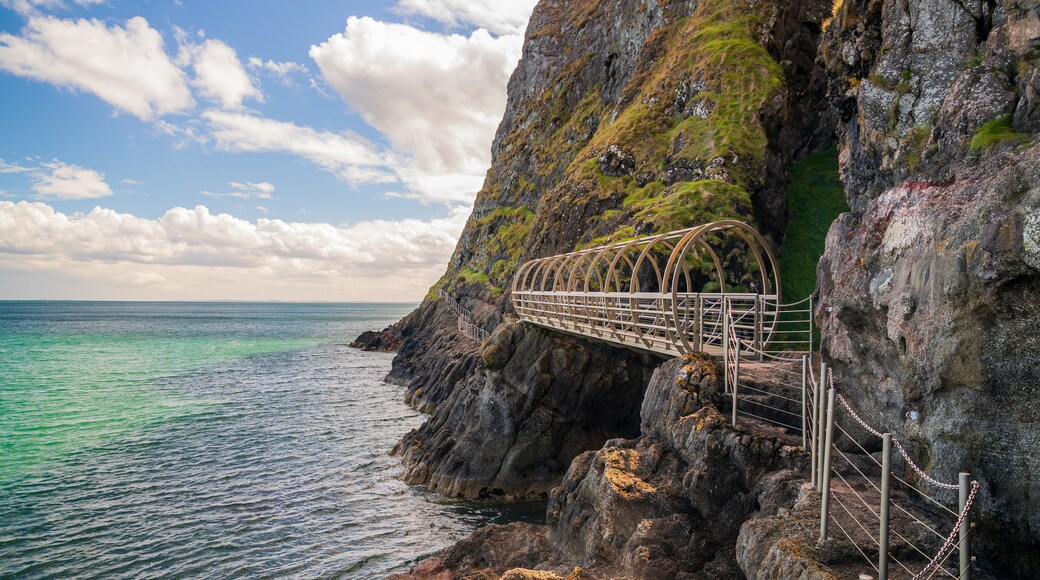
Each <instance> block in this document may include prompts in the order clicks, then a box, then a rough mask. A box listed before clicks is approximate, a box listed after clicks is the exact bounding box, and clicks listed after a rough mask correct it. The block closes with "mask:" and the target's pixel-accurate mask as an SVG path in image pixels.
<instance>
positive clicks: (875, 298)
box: [818, 0, 1040, 577]
mask: <svg viewBox="0 0 1040 580" xmlns="http://www.w3.org/2000/svg"><path fill="white" fill-rule="evenodd" d="M1038 11H1040V7H1038V6H1037V3H1036V2H1021V1H1003V2H996V1H991V0H987V1H982V2H957V1H952V0H942V1H927V2H912V3H907V2H904V1H902V0H899V1H896V0H885V1H883V2H880V1H869V2H868V1H856V0H847V1H846V2H844V4H843V6H842V7H841V9H840V10H839V11H838V12H837V14H836V16H835V18H834V21H833V22H832V23H831V25H830V28H829V29H828V31H827V35H826V36H827V37H826V39H825V41H824V43H823V45H822V47H821V55H822V58H823V60H824V61H825V63H826V65H827V67H828V70H829V78H830V84H831V96H832V99H833V104H834V107H835V109H836V110H837V111H839V112H840V123H839V125H838V133H839V135H840V146H841V156H842V173H843V178H844V181H845V186H846V194H847V196H848V199H849V204H850V206H851V207H852V208H853V211H852V212H851V213H849V214H846V215H843V216H842V217H841V218H840V219H839V220H838V221H837V222H836V223H835V224H834V225H833V226H832V228H831V231H830V234H829V235H828V238H827V251H826V254H825V256H824V258H823V260H822V261H821V264H820V268H819V273H820V284H821V286H820V292H821V295H822V298H823V300H822V305H821V310H820V312H819V316H818V321H819V324H820V328H821V330H822V333H823V344H824V352H825V354H826V355H827V357H828V359H829V360H831V361H832V362H833V364H834V365H835V368H836V376H837V378H838V379H839V382H840V383H841V384H842V385H843V387H844V390H845V392H846V393H849V394H850V396H852V397H854V398H855V399H856V401H857V405H859V406H860V408H862V409H869V415H870V417H871V418H872V419H873V420H875V421H876V422H877V423H878V424H882V425H885V426H887V427H889V428H890V429H893V430H894V431H896V432H900V433H905V434H906V435H907V436H908V437H910V438H912V440H913V442H914V444H915V446H916V449H915V450H914V452H915V453H916V454H917V456H918V457H919V458H920V459H921V462H922V463H923V464H924V465H929V466H932V467H931V469H932V470H933V473H934V474H935V476H937V477H939V478H942V479H945V480H947V481H953V480H954V479H955V477H956V472H957V471H961V470H965V471H971V472H973V473H975V474H976V475H977V477H978V478H979V481H980V483H981V484H982V491H981V495H980V501H981V503H980V506H979V507H980V509H979V512H978V513H979V515H980V519H981V521H980V522H979V529H980V533H979V534H978V539H979V541H980V542H981V543H982V544H983V545H982V546H980V549H981V551H982V553H983V554H984V558H985V559H986V560H988V562H990V563H992V564H994V565H996V566H997V567H998V569H1000V570H1001V571H1002V573H1003V574H1007V575H1013V574H1018V575H1022V576H1023V577H1025V576H1029V575H1031V574H1035V571H1036V570H1038V569H1040V550H1038V548H1037V546H1038V542H1040V508H1038V506H1040V487H1038V486H1037V485H1038V484H1037V482H1038V474H1040V419H1038V417H1040V396H1038V395H1040V335H1038V333H1037V332H1036V330H1037V329H1038V328H1040V244H1038V241H1040V237H1038V236H1040V227H1038V224H1040V189H1038V185H1037V184H1038V183H1040V181H1038V177H1040V146H1037V145H1035V144H1034V141H1035V133H1036V131H1037V130H1038V129H1040V108H1038V103H1040V101H1038V99H1040V92H1038V89H1040V84H1038V82H1040V68H1038V60H1037V58H1038V57H1040V18H1038ZM912 417H916V420H914V419H911V418H912Z"/></svg>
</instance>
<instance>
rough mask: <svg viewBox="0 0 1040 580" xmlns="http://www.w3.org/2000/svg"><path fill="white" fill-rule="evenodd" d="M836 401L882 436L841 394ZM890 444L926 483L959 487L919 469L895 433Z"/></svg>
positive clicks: (866, 428) (868, 431)
mask: <svg viewBox="0 0 1040 580" xmlns="http://www.w3.org/2000/svg"><path fill="white" fill-rule="evenodd" d="M831 388H832V389H833V388H834V380H833V379H831ZM838 402H840V403H841V406H842V407H845V410H846V411H848V413H849V416H851V417H852V418H853V419H855V421H856V422H857V423H859V425H860V427H863V429H864V430H865V431H866V432H867V433H870V434H871V435H873V436H875V437H879V438H880V437H883V435H882V433H881V432H879V431H878V430H877V429H874V428H873V427H871V426H870V425H868V424H867V422H866V421H864V420H863V419H861V418H860V416H859V415H857V414H856V412H855V411H853V410H852V406H851V405H849V402H848V401H846V400H845V397H843V396H841V395H838ZM892 444H893V445H895V446H896V450H897V451H899V454H900V455H902V456H903V459H905V460H906V464H907V465H909V466H910V469H913V470H914V473H916V474H917V475H919V476H921V479H923V480H925V481H927V482H928V483H930V484H932V485H934V486H935V487H938V488H941V489H960V486H959V485H957V484H952V483H943V482H941V481H939V480H937V479H935V478H933V477H932V476H930V475H928V474H927V473H925V471H924V470H923V469H921V468H920V467H918V466H917V463H914V460H913V459H911V458H910V454H909V453H907V451H906V448H905V447H903V443H902V442H901V441H900V440H899V438H897V437H896V436H895V435H892Z"/></svg>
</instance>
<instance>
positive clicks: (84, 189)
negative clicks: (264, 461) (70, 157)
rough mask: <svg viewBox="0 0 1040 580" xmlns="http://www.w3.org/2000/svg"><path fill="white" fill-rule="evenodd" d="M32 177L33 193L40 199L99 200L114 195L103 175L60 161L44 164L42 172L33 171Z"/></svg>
mask: <svg viewBox="0 0 1040 580" xmlns="http://www.w3.org/2000/svg"><path fill="white" fill-rule="evenodd" d="M32 177H33V180H34V182H35V183H33V186H32V188H33V191H35V192H36V193H37V194H39V197H51V198H55V199H97V198H99V197H107V196H109V195H112V188H111V187H109V185H108V183H106V182H105V176H104V175H102V174H101V173H99V172H97V171H94V170H93V169H85V168H83V167H80V166H78V165H69V164H67V163H63V162H61V161H58V160H54V161H51V162H49V163H44V164H43V165H42V166H41V168H40V170H36V171H33V173H32Z"/></svg>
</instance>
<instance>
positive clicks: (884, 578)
mask: <svg viewBox="0 0 1040 580" xmlns="http://www.w3.org/2000/svg"><path fill="white" fill-rule="evenodd" d="M881 441H882V449H881V533H880V537H879V538H878V578H879V580H888V522H889V511H888V510H889V507H890V506H889V499H890V496H891V490H890V487H889V480H890V479H891V476H892V434H891V433H885V434H884V435H883V436H882V437H881Z"/></svg>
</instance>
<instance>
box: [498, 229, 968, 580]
mask: <svg viewBox="0 0 1040 580" xmlns="http://www.w3.org/2000/svg"><path fill="white" fill-rule="evenodd" d="M512 301H513V307H514V309H515V310H516V313H517V316H518V317H519V318H520V319H521V320H523V321H525V322H529V323H531V324H536V325H538V326H542V327H545V328H549V329H553V330H558V331H562V332H567V333H570V334H575V335H580V336H583V337H585V338H589V339H593V340H598V341H603V342H608V343H612V344H615V345H620V346H623V347H626V348H632V349H637V350H641V351H648V352H652V353H657V354H660V355H665V356H682V355H685V354H688V353H691V352H696V351H700V352H707V353H710V354H714V355H718V356H719V358H721V359H722V362H723V367H724V385H725V394H726V395H727V396H728V398H730V400H731V403H730V412H731V413H732V422H733V425H734V426H736V425H737V421H738V416H739V417H743V418H745V419H748V420H749V423H748V427H749V428H751V429H753V430H754V429H758V428H759V427H762V426H764V427H765V428H766V429H770V430H773V431H772V433H773V434H776V435H778V436H782V437H791V438H792V439H794V440H793V441H792V443H794V442H795V441H797V439H795V438H797V437H798V436H800V439H801V446H802V448H803V449H804V450H805V451H806V452H807V453H808V454H809V458H810V462H811V471H810V481H811V483H812V484H813V486H814V488H815V489H816V491H817V492H818V493H819V494H820V535H819V541H820V542H828V541H830V542H838V544H839V545H841V546H844V547H843V548H839V549H847V550H848V551H849V552H850V553H853V552H852V550H855V551H856V552H858V553H859V554H860V555H862V556H863V560H862V561H860V562H861V563H864V564H865V565H866V566H869V568H870V569H872V570H873V573H877V574H878V578H879V579H881V580H887V579H888V578H913V579H915V580H916V579H918V578H921V579H924V578H933V577H935V578H954V579H964V578H971V575H972V567H973V562H974V558H972V557H971V542H970V533H971V532H970V529H971V524H970V523H969V520H970V514H971V506H972V503H973V501H974V498H975V495H976V492H977V491H978V489H979V484H978V482H977V481H973V480H971V477H970V474H968V473H961V474H960V475H959V481H958V483H946V482H943V481H939V480H937V479H935V478H933V477H932V476H931V475H929V473H928V472H926V471H925V470H923V469H922V468H920V467H918V466H917V464H916V463H914V459H913V458H912V457H911V455H910V454H909V453H908V452H907V449H906V447H905V446H904V445H903V444H902V443H900V441H899V437H898V436H897V435H896V434H893V433H891V432H882V429H880V428H876V427H874V426H872V425H870V424H869V423H867V422H866V421H864V420H863V419H861V418H860V416H859V414H858V413H857V411H856V410H855V409H854V408H853V407H852V405H851V404H850V403H849V402H848V401H847V400H845V398H844V397H843V396H842V395H841V394H840V393H838V392H837V389H836V388H835V385H834V382H835V381H834V378H833V376H832V373H831V371H830V369H828V365H827V364H826V363H824V362H823V361H822V359H820V358H819V357H814V353H813V318H812V310H813V308H812V300H811V298H806V299H805V300H802V301H800V302H795V303H791V304H783V303H782V302H781V292H780V274H779V270H778V268H777V261H776V258H775V256H774V254H773V252H772V251H771V250H770V248H769V245H768V244H767V243H766V241H765V239H763V237H762V236H761V235H760V234H759V233H758V232H757V231H755V229H754V228H752V227H751V226H749V225H748V224H746V223H743V222H739V221H733V220H724V221H717V222H712V223H708V224H704V225H700V226H697V227H693V228H689V229H685V230H678V231H674V232H668V233H664V234H660V235H656V236H648V237H643V238H639V239H634V240H631V241H625V242H619V243H614V244H606V245H601V246H596V247H593V248H587V249H583V250H578V251H575V252H569V253H566V254H560V255H556V256H548V257H545V258H539V259H536V260H531V261H530V262H527V263H525V264H523V265H522V266H521V267H520V269H519V270H518V271H517V274H516V278H515V279H514V280H513V285H512ZM817 363H818V364H819V365H820V367H819V371H820V372H819V375H818V376H817V374H816V372H815V367H816V364H817ZM839 434H840V436H843V437H845V439H846V440H848V441H851V442H853V443H855V445H856V448H857V449H858V450H861V451H862V454H861V455H858V454H857V453H856V451H857V449H850V447H849V445H847V444H846V445H844V446H842V447H839V446H838V445H835V438H836V437H838V436H839ZM868 439H873V441H871V442H870V445H873V446H874V449H875V450H876V443H877V440H878V439H880V440H881V442H882V454H881V456H882V457H881V459H880V460H879V459H877V458H876V457H875V456H876V455H877V454H876V453H874V454H870V453H868V452H867V450H866V449H865V448H864V445H866V443H863V444H861V443H860V440H863V441H864V442H865V441H867V440H868ZM894 455H901V457H902V461H903V463H904V464H905V465H906V466H908V467H909V468H911V469H912V470H913V471H914V472H915V477H916V478H919V480H920V481H921V482H922V483H918V484H916V485H915V484H913V481H914V479H915V478H914V477H910V478H909V480H910V481H907V480H904V479H902V478H901V477H900V473H901V472H896V471H895V470H894V469H893V465H894V464H893V459H894ZM843 462H844V463H843ZM846 464H847V465H846ZM832 474H833V475H834V477H835V482H834V483H833V485H832V482H831V476H832ZM903 475H904V476H906V474H905V473H904V474H903ZM897 483H899V484H902V485H903V489H899V490H898V491H897V492H896V493H893V491H894V488H895V487H896V485H897ZM907 494H910V495H907ZM914 494H916V495H920V496H922V497H923V501H922V500H916V498H914V497H913V495H914ZM832 500H833V502H834V504H835V506H836V507H835V509H834V510H831V502H832ZM911 500H914V501H911ZM929 504H931V506H929ZM922 505H923V506H925V507H927V508H928V509H927V510H924V511H921V509H920V508H921V506H922ZM861 506H863V507H861ZM915 506H917V507H915ZM934 506H938V509H935V507H934ZM837 508H840V509H837ZM864 508H865V509H864ZM830 524H833V525H834V527H835V528H837V531H840V534H830V535H829V532H828V530H829V529H830ZM955 554H956V555H957V557H956V558H954V555H955ZM890 572H891V574H890ZM860 577H861V578H862V577H863V576H862V575H861V576H860ZM868 577H870V576H868Z"/></svg>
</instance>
